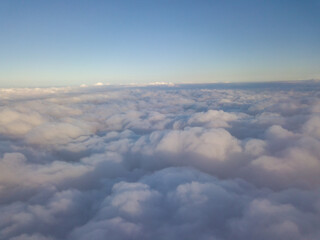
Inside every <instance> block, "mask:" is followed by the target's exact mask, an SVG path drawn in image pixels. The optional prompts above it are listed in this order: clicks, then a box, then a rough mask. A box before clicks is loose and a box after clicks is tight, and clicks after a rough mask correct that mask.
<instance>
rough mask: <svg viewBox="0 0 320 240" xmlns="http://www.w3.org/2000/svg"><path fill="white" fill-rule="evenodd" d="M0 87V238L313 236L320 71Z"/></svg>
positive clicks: (319, 211)
mask: <svg viewBox="0 0 320 240" xmlns="http://www.w3.org/2000/svg"><path fill="white" fill-rule="evenodd" d="M96 85H97V86H99V88H97V87H95V86H91V87H90V86H86V87H79V88H44V89H40V88H34V89H31V88H30V89H27V88H26V89H21V88H20V89H0V213H1V214H0V239H8V240H29V239H30V240H61V239H62V240H63V239H66V240H87V239H95V240H102V239H139V240H140V239H155V240H157V239H159V240H160V239H168V240H170V239H190V240H193V239H200V240H209V239H210V240H234V239H237V240H256V239H259V240H267V239H273V240H283V239H290V240H306V239H308V240H318V239H319V238H320V228H319V226H320V91H319V90H320V83H319V82H306V83H305V84H302V83H299V82H297V83H278V84H277V83H270V84H267V83H265V84H262V83H261V84H212V85H210V84H209V85H174V87H172V86H173V84H167V83H161V82H160V83H154V84H151V85H149V86H140V87H139V86H122V87H119V86H105V85H104V84H101V83H97V84H96Z"/></svg>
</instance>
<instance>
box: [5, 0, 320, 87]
mask: <svg viewBox="0 0 320 240" xmlns="http://www.w3.org/2000/svg"><path fill="white" fill-rule="evenodd" d="M319 13H320V1H312V0H310V1H301V0H299V1H293V0H288V1H282V0H275V1H258V0H256V1H196V0H194V1H177V0H167V1H166V0H161V1H160V0H159V1H152V0H148V1H139V0H136V1H133V0H131V1H129V0H128V1H124V0H123V1H122V0H120V1H89V0H88V1H79V0H74V1H72V0H69V1H67V0H66V1H40V0H39V1H33V0H29V1H16V0H2V1H1V2H0V30H1V35H0V36H1V37H0V87H26V86H63V85H80V84H94V83H96V82H103V83H111V84H127V83H148V82H155V81H166V82H176V83H181V82H196V83H198V82H217V81H230V82H239V81H275V80H301V79H313V78H316V79H317V78H320V15H319Z"/></svg>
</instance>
